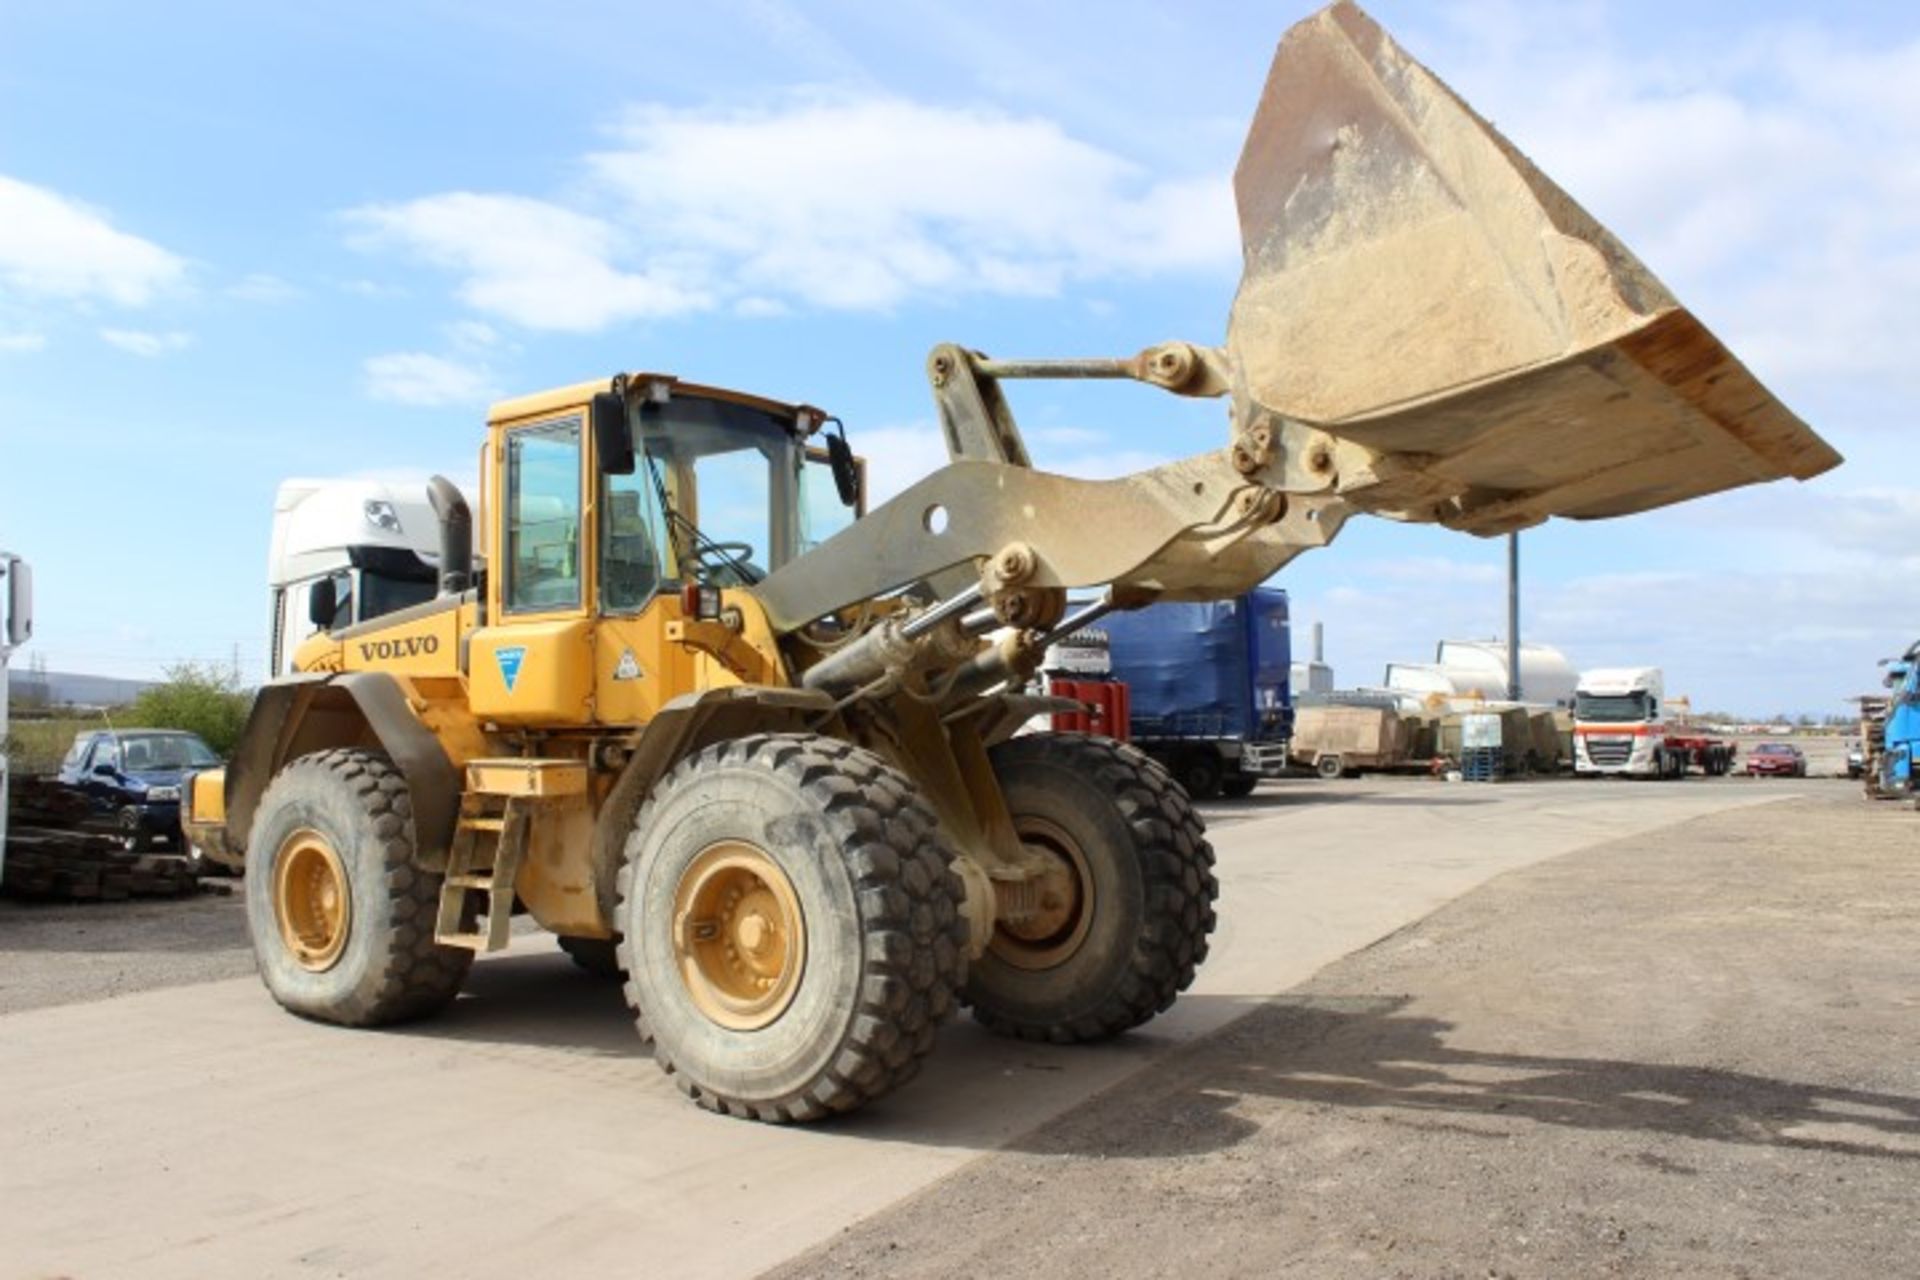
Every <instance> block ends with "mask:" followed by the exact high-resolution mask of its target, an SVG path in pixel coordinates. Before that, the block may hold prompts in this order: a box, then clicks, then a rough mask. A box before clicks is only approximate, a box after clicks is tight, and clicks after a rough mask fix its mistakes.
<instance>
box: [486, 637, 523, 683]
mask: <svg viewBox="0 0 1920 1280" xmlns="http://www.w3.org/2000/svg"><path fill="white" fill-rule="evenodd" d="M526 656H527V646H525V645H523V644H512V645H507V646H505V647H503V648H499V649H495V650H494V651H493V660H494V661H495V662H497V663H499V664H500V678H501V679H502V680H504V681H506V682H507V692H508V693H512V692H513V686H514V685H516V684H518V683H519V681H520V660H521V659H522V658H525V657H526Z"/></svg>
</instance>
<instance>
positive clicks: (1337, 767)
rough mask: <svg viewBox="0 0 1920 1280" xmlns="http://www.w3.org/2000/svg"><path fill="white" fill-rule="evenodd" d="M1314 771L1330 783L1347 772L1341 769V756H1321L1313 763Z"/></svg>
mask: <svg viewBox="0 0 1920 1280" xmlns="http://www.w3.org/2000/svg"><path fill="white" fill-rule="evenodd" d="M1313 771H1314V772H1315V773H1317V774H1319V775H1320V776H1321V777H1322V778H1325V779H1326V780H1327V781H1329V782H1331V781H1333V780H1334V779H1335V778H1337V777H1339V776H1340V775H1341V774H1342V773H1344V772H1345V770H1344V769H1343V768H1342V767H1341V764H1340V757H1339V756H1321V757H1320V758H1319V759H1318V760H1316V761H1314V762H1313Z"/></svg>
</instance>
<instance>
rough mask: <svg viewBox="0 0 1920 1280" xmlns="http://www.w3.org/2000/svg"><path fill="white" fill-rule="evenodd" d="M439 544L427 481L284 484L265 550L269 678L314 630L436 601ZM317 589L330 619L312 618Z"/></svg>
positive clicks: (289, 660)
mask: <svg viewBox="0 0 1920 1280" xmlns="http://www.w3.org/2000/svg"><path fill="white" fill-rule="evenodd" d="M439 548H440V525H439V521H438V519H437V517H436V516H435V514H434V510H433V506H432V504H431V503H430V502H429V501H428V500H427V491H426V487H425V486H424V485H419V486H410V485H400V484H393V483H389V482H386V481H381V480H287V481H284V482H283V483H282V484H281V485H280V490H279V492H278V493H277V494H276V495H275V496H274V502H273V543H272V547H271V549H270V550H269V551H268V553H267V588H268V591H269V593H270V595H271V598H272V610H273V614H272V621H271V623H270V637H271V638H270V641H269V646H268V654H269V657H268V664H269V665H268V675H269V677H270V678H277V677H280V676H283V675H286V674H287V673H288V671H289V670H291V664H292V660H293V655H294V652H295V651H296V650H298V649H299V647H300V644H301V642H302V641H304V640H305V639H306V638H307V637H308V636H311V635H312V634H314V632H316V631H319V630H323V629H324V630H328V631H334V630H338V629H339V628H341V627H345V626H350V625H352V624H353V623H356V622H364V621H366V620H367V619H369V618H377V617H379V616H381V615H382V614H387V613H392V612H393V611H394V610H395V609H401V608H405V607H406V606H408V605H414V604H421V603H423V602H425V601H428V600H431V599H433V597H434V594H435V591H436V589H437V587H436V583H437V581H438V577H439ZM323 583H324V584H326V585H324V586H322V585H321V584H323ZM316 588H317V589H318V590H319V591H320V592H321V594H322V601H323V602H324V601H326V600H328V599H330V600H331V607H330V608H326V609H321V610H319V611H320V612H326V613H328V614H329V615H330V618H331V620H330V621H328V622H326V623H316V622H315V621H314V614H315V612H316V608H315V601H314V592H315V590H316ZM329 592H330V593H331V595H330V597H329V596H328V595H327V593H329Z"/></svg>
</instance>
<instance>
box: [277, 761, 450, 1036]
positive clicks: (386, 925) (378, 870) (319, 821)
mask: <svg viewBox="0 0 1920 1280" xmlns="http://www.w3.org/2000/svg"><path fill="white" fill-rule="evenodd" d="M269 802H270V803H269ZM393 816H394V815H383V816H382V818H378V819H377V818H375V816H374V815H372V814H369V813H368V812H367V811H366V809H365V808H364V807H363V806H361V805H360V804H358V803H356V800H355V797H354V794H353V791H352V789H351V788H350V787H349V786H347V785H345V782H344V780H343V779H341V778H340V777H338V776H337V775H335V774H334V773H332V772H331V771H329V770H328V769H327V768H325V766H324V765H321V764H319V763H318V762H308V761H296V762H295V763H294V764H292V765H290V766H288V768H287V769H286V770H285V771H284V773H283V774H282V776H281V777H280V778H279V779H277V780H276V781H275V783H274V785H273V788H272V790H271V791H270V792H269V795H268V796H267V797H266V798H265V801H263V803H262V805H261V809H260V813H259V815H258V816H257V817H256V818H255V819H254V824H253V829H252V832H251V833H250V834H249V835H248V837H247V855H246V875H245V877H244V883H245V884H246V899H247V927H248V929H249V930H251V932H252V934H253V950H254V955H255V956H256V957H257V958H258V960H259V964H260V976H261V978H262V979H263V980H264V981H265V982H266V984H267V987H268V989H269V990H270V991H272V992H273V994H274V997H275V998H276V999H277V1000H279V1002H280V1003H281V1004H283V1005H285V1006H286V1007H287V1008H289V1009H292V1010H293V1011H295V1012H296V1013H306V1014H312V1015H314V1016H321V1017H330V1016H333V1015H334V1014H335V1013H336V1012H337V1011H338V1009H339V1006H340V1005H341V1004H342V1003H343V1002H350V1001H354V1000H357V999H362V998H365V999H371V998H372V995H373V992H374V990H375V989H376V988H377V987H378V985H379V983H380V980H381V978H382V976H383V972H382V971H383V970H384V967H385V963H386V955H387V947H386V945H385V941H386V940H385V938H384V934H385V933H386V932H387V931H388V930H390V929H391V924H390V922H389V921H388V920H386V919H385V918H384V913H383V912H382V910H381V908H382V907H383V906H385V905H386V902H387V890H386V885H385V883H384V881H385V876H386V859H385V856H384V854H385V849H384V846H385V844H386V842H387V841H388V840H391V839H394V838H401V839H405V838H406V832H405V831H404V829H403V830H402V831H400V832H398V833H394V834H388V835H385V836H384V837H383V835H382V833H381V832H379V831H377V830H376V829H375V828H376V825H377V824H379V823H381V822H383V821H384V820H385V819H387V818H391V817H393ZM302 828H311V829H313V830H314V831H317V832H319V833H320V834H321V835H322V836H325V837H326V838H327V840H328V841H329V842H330V843H331V844H332V845H333V848H334V852H335V853H337V854H338V855H339V857H340V863H341V866H342V867H343V868H344V869H345V871H346V878H347V898H348V910H349V912H350V915H349V918H348V923H347V941H346V945H345V946H344V947H343V948H341V951H340V955H339V957H338V958H337V959H336V960H335V961H334V962H333V964H332V965H331V966H329V967H328V968H326V969H325V970H322V971H320V972H318V973H316V972H313V971H311V970H308V969H306V968H304V967H303V966H301V965H300V963H299V962H298V961H296V960H295V959H294V958H293V956H292V955H291V954H290V953H289V952H288V950H287V945H286V942H285V941H284V940H283V939H282V938H281V936H280V924H279V917H278V914H277V912H276V911H275V910H274V904H273V895H274V879H275V876H274V872H275V870H276V867H277V864H278V861H279V858H280V855H281V852H282V846H283V845H284V844H285V843H286V840H287V837H288V836H290V835H292V834H293V833H294V832H296V831H298V830H300V829H302ZM420 923H421V925H422V926H424V927H431V925H432V921H430V920H426V921H422V922H420Z"/></svg>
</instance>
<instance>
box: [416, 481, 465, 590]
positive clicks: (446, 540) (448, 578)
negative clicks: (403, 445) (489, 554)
mask: <svg viewBox="0 0 1920 1280" xmlns="http://www.w3.org/2000/svg"><path fill="white" fill-rule="evenodd" d="M427 501H428V502H431V503H432V504H433V514H434V516H435V517H436V518H438V519H439V521H440V594H441V595H443V596H457V595H459V594H460V593H461V592H463V591H465V590H467V589H468V588H470V587H471V586H472V585H473V512H472V511H470V510H469V509H468V508H467V500H466V499H465V498H463V497H461V496H460V490H459V489H458V488H456V487H455V486H454V483H453V481H451V480H449V479H447V478H446V477H445V476H435V477H433V479H431V480H429V481H427Z"/></svg>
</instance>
